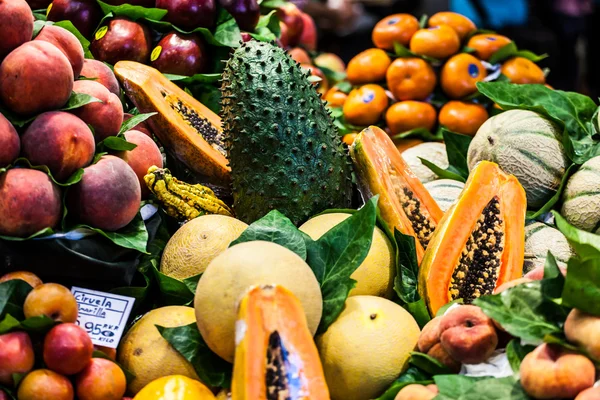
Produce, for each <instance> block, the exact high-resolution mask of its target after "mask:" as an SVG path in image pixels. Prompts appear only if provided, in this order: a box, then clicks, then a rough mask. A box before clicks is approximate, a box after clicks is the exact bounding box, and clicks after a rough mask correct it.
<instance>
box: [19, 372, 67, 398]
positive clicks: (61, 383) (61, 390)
mask: <svg viewBox="0 0 600 400" xmlns="http://www.w3.org/2000/svg"><path fill="white" fill-rule="evenodd" d="M17 397H18V399H19V400H40V399H44V400H73V385H71V382H70V381H69V380H68V379H67V378H66V377H64V376H62V375H60V374H57V373H56V372H53V371H50V370H49V369H38V370H35V371H33V372H30V373H29V374H27V376H26V377H25V378H23V380H22V381H21V383H20V384H19V391H18V392H17Z"/></svg>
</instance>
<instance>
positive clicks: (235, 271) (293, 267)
mask: <svg viewBox="0 0 600 400" xmlns="http://www.w3.org/2000/svg"><path fill="white" fill-rule="evenodd" d="M268 284H272V285H275V284H276V285H281V286H283V287H285V288H286V289H288V290H290V291H291V292H292V293H294V295H296V297H298V299H299V300H300V303H302V308H304V312H305V313H306V320H307V323H308V328H309V329H310V331H311V332H312V333H313V334H314V333H315V332H316V330H317V327H318V326H319V321H320V320H321V314H322V312H323V298H322V296H321V288H320V286H319V282H318V281H317V278H316V277H315V275H314V273H313V271H312V270H311V269H310V267H309V266H308V264H306V262H304V260H302V259H301V258H300V257H299V256H298V255H297V254H296V253H294V252H293V251H291V250H288V249H286V248H285V247H283V246H280V245H278V244H275V243H271V242H264V241H254V242H245V243H240V244H237V245H235V246H232V247H230V248H229V249H227V250H225V251H224V252H223V253H221V254H219V255H218V256H217V257H216V258H215V259H214V260H212V261H211V263H210V264H209V265H208V268H206V271H205V272H204V273H203V274H202V277H201V278H200V281H199V282H198V287H197V289H196V297H195V299H194V307H195V308H196V323H197V324H198V329H199V330H200V333H201V334H202V338H203V339H204V341H205V342H206V344H207V345H208V347H210V349H211V350H212V351H214V352H215V353H217V355H219V356H220V357H221V358H223V359H225V360H227V361H229V362H233V356H234V353H235V321H236V317H237V308H238V304H239V301H240V299H241V298H242V296H243V295H244V294H245V293H246V291H247V290H248V289H249V288H250V287H252V286H255V285H268Z"/></svg>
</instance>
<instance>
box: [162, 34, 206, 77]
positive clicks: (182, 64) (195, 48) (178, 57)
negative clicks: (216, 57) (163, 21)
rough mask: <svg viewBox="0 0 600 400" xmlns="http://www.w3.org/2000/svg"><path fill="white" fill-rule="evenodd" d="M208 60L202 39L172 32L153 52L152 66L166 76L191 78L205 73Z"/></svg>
mask: <svg viewBox="0 0 600 400" xmlns="http://www.w3.org/2000/svg"><path fill="white" fill-rule="evenodd" d="M207 58H208V57H207V54H206V47H205V46H204V43H203V41H202V39H200V37H198V36H196V35H184V34H181V33H178V32H171V33H168V34H167V35H165V37H163V38H162V39H161V40H160V42H158V45H157V46H156V48H155V49H154V50H153V51H152V66H153V67H154V68H156V69H157V70H159V71H160V72H162V73H164V74H175V75H185V76H191V75H194V74H200V73H202V72H204V70H205V69H206V65H207Z"/></svg>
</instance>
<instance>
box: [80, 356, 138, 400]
mask: <svg viewBox="0 0 600 400" xmlns="http://www.w3.org/2000/svg"><path fill="white" fill-rule="evenodd" d="M126 388H127V382H126V380H125V374H124V373H123V370H121V368H120V367H119V366H118V365H117V364H115V363H114V362H112V361H110V360H106V359H104V358H92V360H91V361H90V362H89V363H88V365H87V366H86V367H85V369H84V370H83V371H81V372H80V373H79V375H77V378H76V381H75V390H76V393H77V398H78V399H79V400H121V399H122V398H123V395H124V394H125V389H126Z"/></svg>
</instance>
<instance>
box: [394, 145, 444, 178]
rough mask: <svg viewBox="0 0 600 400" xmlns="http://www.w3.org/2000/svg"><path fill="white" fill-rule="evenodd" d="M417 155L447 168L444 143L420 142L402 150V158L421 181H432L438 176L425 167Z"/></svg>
mask: <svg viewBox="0 0 600 400" xmlns="http://www.w3.org/2000/svg"><path fill="white" fill-rule="evenodd" d="M419 157H421V158H424V159H426V160H427V161H431V162H432V163H434V164H435V165H437V166H438V167H440V168H442V169H446V168H448V156H447V155H446V145H445V144H444V143H439V142H428V143H421V144H418V145H416V146H414V147H411V148H409V149H408V150H404V151H403V152H402V158H404V160H405V161H406V163H407V164H408V166H409V167H410V170H411V171H412V172H413V173H414V174H415V175H416V176H417V178H419V180H420V181H421V182H423V183H426V182H431V181H434V180H436V179H438V176H437V175H436V174H435V173H434V172H433V171H432V170H430V169H429V168H428V167H426V166H425V164H423V163H422V162H421V160H420V158H419Z"/></svg>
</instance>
